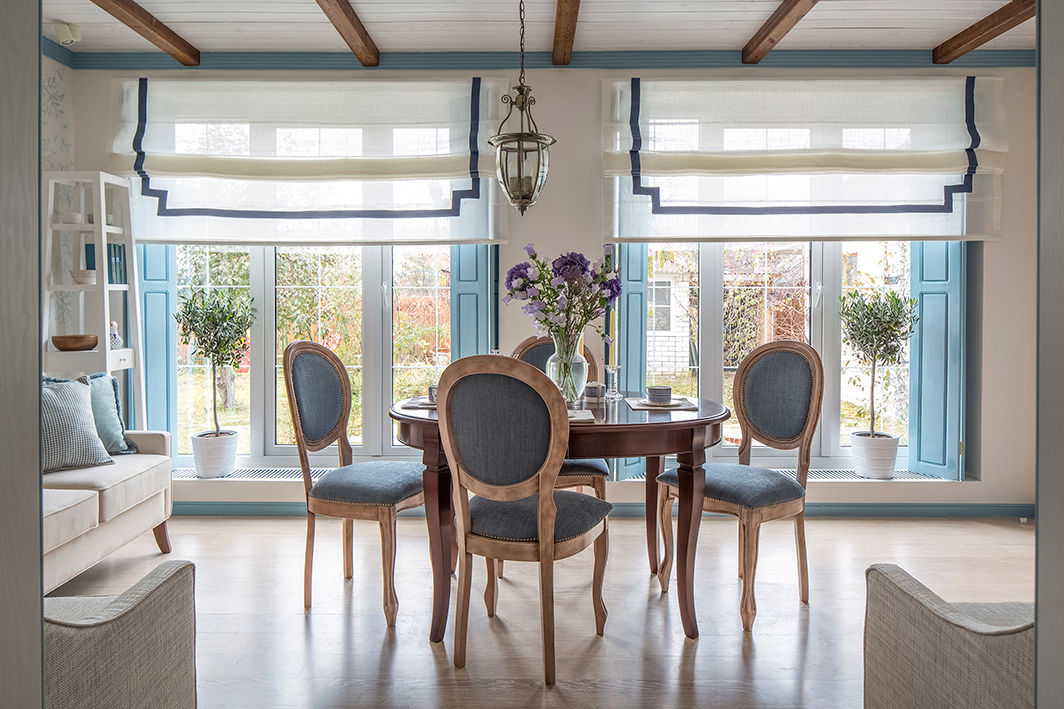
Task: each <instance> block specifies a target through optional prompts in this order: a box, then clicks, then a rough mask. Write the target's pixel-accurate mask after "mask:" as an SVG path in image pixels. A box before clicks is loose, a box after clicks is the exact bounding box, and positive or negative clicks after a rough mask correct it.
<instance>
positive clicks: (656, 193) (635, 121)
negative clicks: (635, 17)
mask: <svg viewBox="0 0 1064 709" xmlns="http://www.w3.org/2000/svg"><path fill="white" fill-rule="evenodd" d="M639 104H640V80H639V78H638V77H632V106H631V113H630V115H629V124H630V127H631V132H632V149H631V150H630V151H629V156H630V158H631V163H632V192H633V193H634V194H637V195H641V196H644V197H650V212H651V214H716V215H735V214H740V215H741V214H750V215H774V214H930V213H944V214H949V213H952V212H953V207H954V196H955V195H957V194H959V193H970V192H971V191H972V177H973V176H974V175H975V172H976V170H977V169H978V167H979V161H978V160H977V159H976V154H975V149H976V148H978V147H979V142H980V137H979V130H978V129H977V128H976V125H975V77H974V76H969V77H967V78H966V80H965V83H964V123H965V126H966V127H967V129H968V135H969V136H970V137H971V142H970V144H969V146H968V147H967V148H966V149H965V154H966V155H967V157H968V169H967V171H966V172H965V175H964V177H963V179H962V180H961V182H960V184H956V185H945V186H944V187H943V198H942V204H885V205H879V204H852V205H841V204H835V205H807V206H802V207H784V206H773V207H729V206H724V205H676V206H664V205H662V204H661V188H660V187H646V186H644V185H643V184H642V170H641V166H640V159H639V151H640V150H642V147H643V138H642V135H641V134H640V131H639Z"/></svg>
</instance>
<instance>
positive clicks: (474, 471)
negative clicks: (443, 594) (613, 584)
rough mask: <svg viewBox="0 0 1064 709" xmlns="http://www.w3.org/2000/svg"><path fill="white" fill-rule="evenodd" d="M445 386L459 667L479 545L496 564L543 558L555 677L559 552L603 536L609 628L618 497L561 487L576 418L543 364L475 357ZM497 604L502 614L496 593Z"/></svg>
mask: <svg viewBox="0 0 1064 709" xmlns="http://www.w3.org/2000/svg"><path fill="white" fill-rule="evenodd" d="M439 386H440V389H439V404H438V406H439V420H440V440H441V442H442V444H443V450H444V452H445V453H446V455H447V460H448V461H449V463H450V466H451V474H452V482H453V486H454V489H453V492H454V509H455V523H456V525H457V529H458V548H459V553H458V606H457V611H456V613H455V623H454V664H455V667H464V666H465V660H466V633H467V629H468V625H469V592H470V584H471V580H472V571H473V570H472V563H473V554H479V555H481V556H483V557H484V558H485V559H486V560H487V564H488V568H489V569H490V568H491V567H492V560H493V559H510V560H514V561H537V562H539V579H540V584H539V590H540V603H541V613H542V625H543V664H544V676H545V679H546V683H547V684H548V685H550V684H554V561H555V559H564V558H566V557H569V556H572V555H574V554H576V553H578V552H580V551H582V550H583V549H586V548H587V547H588V546H591V544H592V543H594V545H595V568H594V574H593V577H592V584H591V598H592V602H593V605H594V608H595V626H596V631H597V632H598V634H599V635H602V631H603V627H604V626H605V624H606V606H605V605H604V604H603V602H602V579H603V575H604V573H605V570H606V554H607V551H608V547H609V536H608V532H607V527H606V518H607V515H609V513H610V510H611V509H612V505H610V504H609V503H608V502H605V501H604V500H599V499H597V498H595V497H592V496H590V495H584V494H582V493H578V492H572V491H569V490H556V489H555V481H556V479H557V477H558V471H559V470H560V469H561V464H562V460H563V459H564V457H565V449H566V446H567V445H568V439H569V417H568V413H567V412H566V408H565V401H564V400H563V399H562V396H561V393H560V392H559V391H558V388H557V387H556V386H555V385H554V384H553V383H552V382H551V381H550V379H548V378H547V376H546V375H545V374H543V373H542V372H540V371H539V370H538V369H536V368H535V367H533V366H531V365H529V364H525V363H524V362H520V361H518V360H515V359H512V358H510V357H499V356H491V355H481V356H476V357H466V358H463V359H460V360H458V361H456V362H454V363H453V364H451V365H450V366H449V367H447V369H446V370H444V372H443V376H441V377H440V384H439ZM470 492H472V493H473V494H474V495H475V496H474V497H473V498H472V499H470V497H469V493H470ZM489 590H490V589H489ZM488 610H489V615H493V614H494V609H493V608H492V606H491V603H490V602H489V606H488Z"/></svg>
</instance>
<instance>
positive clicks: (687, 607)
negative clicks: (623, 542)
mask: <svg viewBox="0 0 1064 709" xmlns="http://www.w3.org/2000/svg"><path fill="white" fill-rule="evenodd" d="M705 443H706V430H705V429H704V428H703V429H698V430H696V431H694V435H693V436H692V441H691V450H690V451H688V452H685V453H680V454H679V455H678V456H676V462H677V463H679V468H678V471H679V479H680V489H679V496H680V510H679V519H678V520H677V524H676V586H677V589H676V590H677V594H676V596H677V598H678V600H679V603H680V620H681V621H683V632H684V635H686V636H687V637H689V638H692V639H693V638H697V637H698V620H697V618H696V617H695V588H694V576H695V550H696V549H697V547H698V528H699V527H700V526H701V524H702V501H703V498H704V493H705V488H706V469H705V468H703V467H702V464H703V463H705V462H706V448H705ZM656 547H657V545H656V544H655V548H656Z"/></svg>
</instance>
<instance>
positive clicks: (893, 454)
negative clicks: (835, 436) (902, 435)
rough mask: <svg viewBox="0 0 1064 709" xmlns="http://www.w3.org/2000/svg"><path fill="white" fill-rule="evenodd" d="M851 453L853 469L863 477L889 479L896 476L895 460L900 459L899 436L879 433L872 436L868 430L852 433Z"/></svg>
mask: <svg viewBox="0 0 1064 709" xmlns="http://www.w3.org/2000/svg"><path fill="white" fill-rule="evenodd" d="M850 455H851V456H852V457H853V469H854V470H855V471H856V472H857V474H858V475H860V476H861V477H862V478H873V479H876V480H889V479H890V478H892V477H894V462H895V461H896V460H897V459H898V437H897V436H892V435H891V434H889V433H877V434H876V437H875V438H872V437H871V436H869V435H868V432H867V431H858V432H855V433H851V434H850Z"/></svg>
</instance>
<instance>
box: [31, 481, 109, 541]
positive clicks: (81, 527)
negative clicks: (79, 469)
mask: <svg viewBox="0 0 1064 709" xmlns="http://www.w3.org/2000/svg"><path fill="white" fill-rule="evenodd" d="M96 496H97V493H96V491H94V490H45V491H44V495H43V497H42V499H41V516H42V517H43V521H42V528H43V530H42V531H43V533H44V552H45V553H48V552H50V551H51V550H52V549H55V548H56V547H60V546H62V545H64V544H66V543H67V542H69V541H70V540H71V539H73V538H74V537H77V536H80V535H82V534H84V533H85V532H87V531H89V530H90V529H92V528H93V527H95V526H96V525H98V524H99V523H100V503H99V501H98V500H97V499H96Z"/></svg>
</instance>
